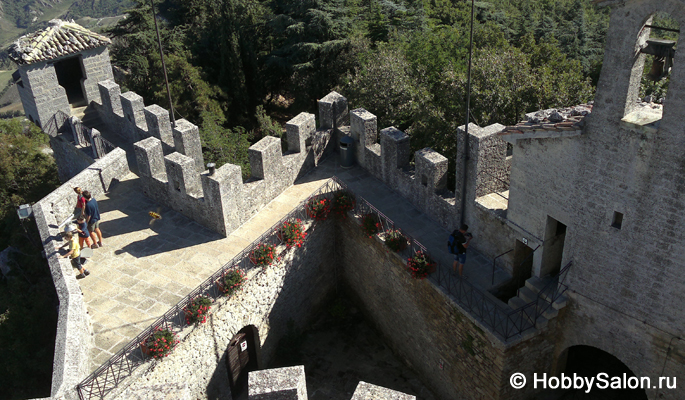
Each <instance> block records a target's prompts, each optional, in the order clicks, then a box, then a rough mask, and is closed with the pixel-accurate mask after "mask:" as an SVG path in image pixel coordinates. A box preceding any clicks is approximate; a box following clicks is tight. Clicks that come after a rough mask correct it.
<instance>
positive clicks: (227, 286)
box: [214, 269, 247, 296]
mask: <svg viewBox="0 0 685 400" xmlns="http://www.w3.org/2000/svg"><path fill="white" fill-rule="evenodd" d="M246 280H247V278H246V277H245V273H244V272H243V271H242V270H239V269H234V270H230V271H228V272H226V273H225V274H224V275H222V276H221V277H220V278H219V279H217V280H216V281H215V282H214V283H215V284H216V287H217V289H219V291H220V292H221V293H223V294H224V295H225V296H231V295H233V294H234V293H235V292H237V291H239V290H243V284H244V283H245V281H246Z"/></svg>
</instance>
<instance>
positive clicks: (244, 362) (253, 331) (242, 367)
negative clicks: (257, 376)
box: [226, 325, 259, 399]
mask: <svg viewBox="0 0 685 400" xmlns="http://www.w3.org/2000/svg"><path fill="white" fill-rule="evenodd" d="M258 346H259V331H258V330H257V328H256V327H255V326H254V325H248V326H246V327H244V328H243V329H241V330H240V331H238V333H236V334H235V336H233V338H232V339H231V340H230V341H229V342H228V348H227V349H226V369H227V370H228V381H229V384H230V387H231V393H232V395H233V399H238V398H239V397H240V396H241V394H243V393H247V392H246V390H247V374H248V372H250V371H255V370H257V369H258V368H259V365H258V361H257V354H258ZM243 397H244V396H243Z"/></svg>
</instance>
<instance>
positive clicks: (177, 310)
mask: <svg viewBox="0 0 685 400" xmlns="http://www.w3.org/2000/svg"><path fill="white" fill-rule="evenodd" d="M339 191H347V192H348V193H349V194H350V195H352V196H353V197H354V198H355V200H356V201H355V206H354V209H353V212H354V213H355V214H356V215H357V216H359V217H362V216H364V215H367V214H373V215H375V216H376V217H377V218H378V221H379V224H380V227H379V232H378V234H380V235H382V234H384V233H385V232H388V231H389V230H400V232H402V234H403V235H404V236H405V237H406V238H407V243H408V245H407V247H406V248H405V249H403V250H402V251H401V252H400V253H399V254H400V255H401V256H403V257H405V258H409V257H412V256H414V255H415V254H416V253H417V252H418V251H421V252H423V253H425V254H428V255H429V256H430V254H429V252H428V251H427V249H426V247H425V246H424V245H422V244H421V243H420V242H419V241H417V240H416V239H415V238H413V237H412V236H411V235H408V234H407V233H405V232H403V231H401V229H399V228H398V227H396V226H395V223H394V222H393V221H392V220H391V219H390V218H388V217H387V216H386V215H385V214H383V213H382V212H381V211H380V210H378V209H377V208H376V207H374V206H373V205H372V204H371V203H369V202H368V201H367V200H365V199H364V198H363V197H361V196H358V195H356V194H355V193H354V192H352V191H351V190H350V189H349V188H348V187H347V185H345V183H343V182H342V181H341V180H339V179H338V178H336V177H333V178H331V179H330V180H328V181H327V182H326V183H324V184H323V185H322V186H321V187H319V188H318V189H317V190H316V191H315V192H314V193H313V194H312V195H311V196H310V197H309V198H308V199H307V200H305V201H303V202H301V203H300V204H299V205H298V206H297V207H295V209H294V210H293V211H291V212H290V213H288V214H287V215H286V216H284V217H283V218H281V219H280V220H279V221H278V222H277V223H276V224H274V225H273V226H272V227H271V229H268V230H267V231H266V232H264V233H263V234H262V235H261V236H259V237H258V238H257V239H256V240H254V241H253V242H252V243H251V244H250V245H248V246H247V247H245V248H244V249H243V250H241V251H240V252H239V253H238V254H237V255H236V256H235V257H233V259H231V261H229V262H228V263H226V264H225V265H224V266H223V267H221V268H220V269H219V270H218V271H216V272H215V273H214V274H212V275H211V276H210V277H209V278H207V279H206V280H205V281H204V282H203V283H201V284H200V285H199V286H198V287H196V288H195V289H194V290H193V291H192V292H191V293H189V294H188V295H187V296H185V297H184V298H183V299H182V300H181V301H180V302H178V303H177V304H176V305H175V306H173V307H172V308H171V309H170V310H169V311H167V312H166V313H164V315H162V316H161V317H160V318H159V319H157V320H156V321H155V322H154V323H153V324H152V325H150V326H149V327H148V328H147V329H145V330H144V331H143V332H141V333H140V334H139V335H138V336H136V338H135V339H133V340H132V341H130V342H129V343H128V344H127V345H126V346H124V347H123V348H122V349H121V350H119V351H118V352H117V353H116V354H115V355H114V356H112V357H111V358H110V359H109V360H107V361H106V362H105V363H104V364H103V365H101V366H100V367H99V368H98V369H96V370H95V371H94V372H93V373H91V374H90V375H89V376H88V377H87V378H86V379H84V380H83V381H82V382H81V383H79V384H78V385H77V386H76V389H77V392H78V395H79V398H80V399H81V400H85V399H93V398H97V399H103V398H104V397H105V396H106V395H107V394H108V393H109V392H110V391H112V390H113V389H114V388H116V387H117V385H118V384H119V382H121V381H122V380H123V379H126V378H127V377H129V376H130V375H131V374H132V373H133V371H134V370H135V369H136V368H137V367H138V366H140V365H141V364H143V363H144V362H145V361H146V357H145V356H144V355H143V354H142V352H141V350H140V343H141V342H143V341H144V340H145V339H146V338H148V337H149V336H150V335H151V334H152V333H153V332H154V330H155V329H157V328H159V327H164V328H167V329H170V330H172V331H174V332H179V331H180V330H182V329H183V328H185V327H187V326H188V325H189V324H188V323H187V322H186V319H185V317H184V311H183V309H184V308H185V307H186V306H187V305H188V304H189V303H190V301H191V300H192V299H193V298H195V297H197V296H200V295H204V296H209V297H211V298H212V299H217V298H219V297H221V296H222V293H221V292H220V291H219V290H218V288H217V287H216V285H215V282H216V281H217V280H218V279H219V278H220V277H221V276H223V275H224V274H225V273H226V272H228V271H230V270H235V269H240V270H243V271H246V272H249V271H252V270H256V272H255V273H256V274H260V273H263V268H262V267H257V266H255V265H253V263H252V262H251V261H250V260H249V255H250V253H251V252H252V251H253V250H254V249H255V248H256V247H257V246H258V245H259V244H260V243H267V244H276V243H279V242H280V241H279V239H278V237H277V230H278V228H279V227H280V226H281V225H282V224H283V223H284V222H285V221H289V220H295V219H299V220H302V221H304V222H305V224H306V223H309V222H312V223H313V218H311V217H310V216H309V215H308V214H307V211H306V204H307V202H308V201H309V200H310V199H311V198H324V197H325V198H327V199H329V200H331V199H332V198H333V197H334V196H335V193H336V192H339ZM310 229H316V224H313V225H312V227H311V228H310ZM307 237H309V235H308V236H307ZM306 240H307V239H306V238H305V241H306ZM285 251H286V250H283V251H282V253H281V254H283V253H284V252H285ZM433 260H434V261H435V262H436V264H437V266H436V271H435V273H433V274H432V275H431V276H430V277H429V279H430V280H431V281H432V282H433V283H434V284H437V286H438V287H440V288H441V289H442V290H443V291H444V292H445V293H447V294H448V295H449V296H451V297H452V298H453V299H454V300H455V301H456V302H457V303H458V304H459V305H460V306H461V307H463V308H464V309H465V310H466V311H467V312H468V313H470V314H471V315H472V316H473V317H475V318H477V319H478V320H479V321H481V322H482V323H483V325H485V326H486V327H487V328H488V329H490V330H491V331H492V332H494V333H496V334H498V335H499V336H501V337H502V338H503V339H504V340H508V339H510V338H511V337H513V336H516V335H520V334H522V333H523V332H525V331H527V330H529V329H533V328H535V324H536V319H537V316H538V310H537V308H533V307H536V305H537V301H534V302H531V303H529V304H526V305H524V306H522V307H520V308H518V309H516V310H514V309H511V308H510V307H509V306H507V305H506V304H504V303H502V302H500V301H499V300H497V299H495V298H491V297H490V296H488V294H486V292H483V291H482V290H481V289H479V288H477V287H475V286H474V285H473V284H471V283H470V282H468V281H467V280H465V279H461V278H460V277H459V276H457V275H454V274H452V273H450V270H451V268H450V266H444V265H442V264H440V262H439V261H438V260H436V259H435V258H433ZM290 266H291V264H288V263H286V266H285V267H286V268H290ZM569 266H570V263H569V265H567V266H566V267H565V268H564V269H563V270H562V273H563V274H565V273H566V272H567V271H568V267H569ZM564 278H565V275H564ZM561 282H562V283H563V280H562V281H561ZM564 291H565V289H564ZM560 293H563V292H560ZM559 295H560V294H559ZM559 295H554V294H553V295H552V298H554V299H556V298H558V296H559ZM550 304H551V303H550Z"/></svg>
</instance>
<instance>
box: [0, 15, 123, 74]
mask: <svg viewBox="0 0 685 400" xmlns="http://www.w3.org/2000/svg"><path fill="white" fill-rule="evenodd" d="M49 24H50V26H48V27H47V28H45V29H43V30H40V31H37V32H33V33H29V34H28V35H24V36H22V37H20V38H19V39H17V41H16V42H14V44H12V46H10V48H9V56H10V58H11V59H12V60H13V61H14V62H16V63H17V64H32V63H35V62H38V61H46V60H51V59H54V58H58V57H62V56H66V55H69V54H74V53H78V52H80V51H83V50H86V49H92V48H95V47H100V46H106V45H108V44H110V43H111V40H109V39H108V38H107V37H105V36H102V35H98V34H97V33H95V32H91V31H89V30H88V29H86V28H84V27H82V26H81V25H79V24H77V23H75V22H73V21H72V22H68V21H62V20H60V19H53V20H51V21H50V22H49Z"/></svg>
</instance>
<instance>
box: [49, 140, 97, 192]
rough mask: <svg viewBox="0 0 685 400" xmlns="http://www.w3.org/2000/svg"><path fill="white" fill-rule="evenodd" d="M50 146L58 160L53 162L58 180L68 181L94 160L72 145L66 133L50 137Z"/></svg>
mask: <svg viewBox="0 0 685 400" xmlns="http://www.w3.org/2000/svg"><path fill="white" fill-rule="evenodd" d="M50 148H52V151H53V155H54V157H55V160H58V162H56V163H55V164H56V165H57V176H58V177H59V181H60V182H66V181H68V180H69V179H71V178H73V177H74V176H76V175H78V174H79V173H80V172H81V171H83V170H84V169H86V168H88V167H89V166H90V165H92V164H93V163H94V162H95V160H93V159H92V158H91V157H90V155H88V154H86V152H84V151H83V150H82V149H80V148H77V147H76V146H74V144H73V143H72V142H70V141H69V140H68V139H67V138H66V135H58V136H55V137H50Z"/></svg>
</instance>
